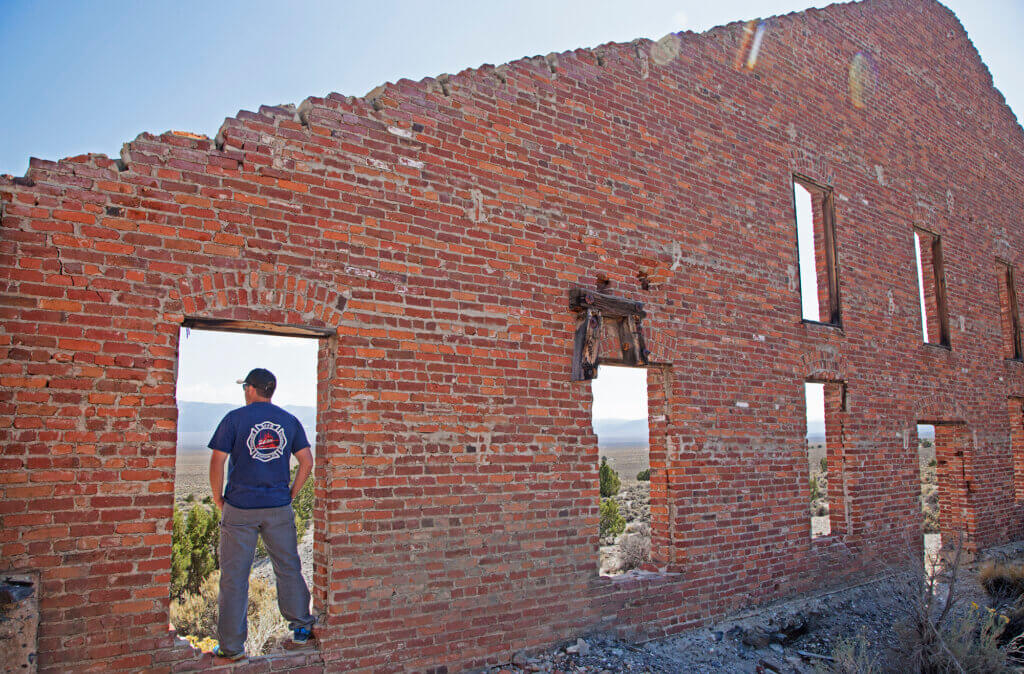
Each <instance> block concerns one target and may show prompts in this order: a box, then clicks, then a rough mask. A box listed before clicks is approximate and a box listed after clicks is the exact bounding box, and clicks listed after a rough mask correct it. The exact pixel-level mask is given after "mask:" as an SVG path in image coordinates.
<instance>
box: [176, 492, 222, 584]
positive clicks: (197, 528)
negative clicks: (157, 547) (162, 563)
mask: <svg viewBox="0 0 1024 674" xmlns="http://www.w3.org/2000/svg"><path fill="white" fill-rule="evenodd" d="M219 545H220V513H219V512H217V511H216V510H215V509H208V508H206V507H205V506H201V505H196V506H193V508H192V509H191V510H189V511H188V516H185V515H184V514H183V513H182V511H181V510H180V509H179V508H178V507H177V506H175V507H174V514H173V518H172V530H171V597H172V598H173V599H180V598H181V597H182V596H183V595H184V594H185V593H186V592H188V593H191V594H197V593H198V592H199V587H200V586H201V585H202V584H203V581H204V580H206V579H207V577H209V575H210V574H211V573H213V572H214V570H216V569H217V568H219V567H220V560H219V559H218V557H217V548H218V546H219Z"/></svg>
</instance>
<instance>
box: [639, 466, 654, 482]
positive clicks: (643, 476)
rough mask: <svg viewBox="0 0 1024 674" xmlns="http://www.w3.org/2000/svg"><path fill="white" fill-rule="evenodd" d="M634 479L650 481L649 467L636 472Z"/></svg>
mask: <svg viewBox="0 0 1024 674" xmlns="http://www.w3.org/2000/svg"><path fill="white" fill-rule="evenodd" d="M636 479H637V480H639V481H640V482H650V481H651V469H650V468H644V469H643V470H641V471H640V472H639V473H637V474H636Z"/></svg>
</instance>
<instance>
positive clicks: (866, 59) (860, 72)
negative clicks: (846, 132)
mask: <svg viewBox="0 0 1024 674" xmlns="http://www.w3.org/2000/svg"><path fill="white" fill-rule="evenodd" d="M877 87H878V68H876V67H875V61H874V59H872V58H871V54H867V53H865V52H862V51H861V52H857V53H856V54H854V56H853V58H852V59H851V60H850V101H851V102H852V103H853V107H855V108H857V109H863V108H866V107H867V106H868V104H870V103H871V101H872V99H873V98H874V96H875V89H876V88H877Z"/></svg>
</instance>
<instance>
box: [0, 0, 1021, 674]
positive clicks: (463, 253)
mask: <svg viewBox="0 0 1024 674" xmlns="http://www.w3.org/2000/svg"><path fill="white" fill-rule="evenodd" d="M745 28H746V27H745V26H744V25H743V24H732V25H729V26H725V27H722V28H718V29H715V30H713V31H711V32H709V33H706V34H703V35H699V36H698V35H693V34H682V35H680V36H678V37H676V38H673V39H671V40H667V41H665V42H663V43H661V44H659V45H654V44H652V43H650V42H648V41H643V40H642V41H639V42H637V43H634V44H628V45H607V46H604V47H601V48H597V49H594V50H578V51H575V52H571V53H565V54H559V55H557V56H551V57H548V58H535V59H525V60H522V61H517V62H515V63H512V64H509V65H507V66H502V67H499V68H492V67H489V66H485V67H483V68H481V69H478V70H470V71H465V72H462V73H460V74H458V75H454V76H451V77H449V78H447V79H445V80H443V81H441V80H431V79H428V80H425V81H423V82H410V81H406V80H403V81H400V82H398V83H396V84H388V85H386V86H384V87H382V88H380V89H378V90H376V91H375V92H372V94H371V95H370V96H368V97H367V98H366V99H350V98H344V97H341V96H337V95H332V96H329V97H328V98H326V99H308V100H307V101H305V102H304V103H303V104H302V105H301V106H300V107H299V110H298V113H297V114H296V113H295V112H293V111H292V110H291V109H287V108H262V109H261V110H260V111H259V112H257V113H251V112H243V113H239V115H238V117H237V118H233V119H229V120H227V121H226V122H225V124H224V126H223V128H222V130H221V133H220V134H219V135H218V138H217V140H216V141H213V140H210V139H207V138H204V137H194V136H190V135H183V134H165V135H162V136H151V135H142V136H140V137H139V138H137V139H136V140H135V141H133V142H130V143H128V144H127V145H126V146H125V149H124V152H123V154H122V158H121V161H120V162H115V161H112V160H109V159H107V158H105V157H101V156H94V155H90V156H83V157H77V158H73V159H68V160H64V161H61V162H57V163H53V162H46V161H39V160H33V162H32V167H31V169H30V171H29V174H28V175H27V176H26V177H25V178H19V179H3V180H2V181H0V200H2V204H3V220H2V227H3V228H2V238H0V255H2V261H3V265H2V268H3V275H2V277H0V284H2V294H3V300H4V302H3V307H2V328H0V386H2V390H0V427H2V429H3V455H2V459H0V461H2V463H0V518H2V520H0V521H2V527H0V569H2V570H5V571H7V570H29V569H37V570H39V571H40V573H41V586H40V587H41V591H40V610H41V622H40V628H39V644H38V645H39V665H40V669H41V670H42V671H59V670H65V669H68V668H74V669H76V670H80V671H89V670H96V671H107V670H111V669H115V670H116V669H148V670H152V671H168V670H169V669H171V668H172V667H177V668H182V667H184V668H189V667H193V668H201V667H204V666H206V664H208V663H205V662H204V661H202V660H200V659H199V658H196V657H195V656H193V655H192V653H191V651H190V650H189V649H188V648H187V647H184V646H181V645H174V642H173V638H172V636H171V635H170V634H169V633H168V630H167V621H168V600H167V594H168V587H167V583H168V568H169V565H170V521H171V506H172V492H173V479H174V472H173V471H174V450H175V447H174V445H175V419H176V411H175V397H174V396H175V391H174V382H175V370H176V353H177V343H176V340H177V334H178V327H179V325H180V324H181V322H182V321H183V319H184V317H186V316H188V317H199V318H212V319H226V318H229V319H235V320H243V321H266V322H272V323H278V324H298V325H307V326H312V327H320V328H329V329H336V331H337V337H335V338H332V339H330V340H325V341H324V344H323V346H322V348H321V350H320V359H321V360H320V377H321V386H320V394H319V412H318V415H319V416H318V424H317V425H318V430H320V440H321V443H322V447H323V449H322V451H321V453H320V454H319V456H318V461H319V465H318V466H317V469H316V480H317V492H316V494H317V505H316V523H315V526H316V538H317V543H316V550H315V569H314V576H315V584H316V588H315V591H314V595H315V597H316V602H317V605H318V610H319V611H320V612H321V615H322V616H323V620H322V626H321V634H322V637H323V639H322V642H321V648H320V651H318V652H317V653H316V654H314V655H311V656H309V657H308V658H306V659H303V658H302V657H300V658H297V659H291V660H289V659H286V660H282V661H278V662H275V663H272V664H273V666H274V667H277V668H280V669H294V670H300V669H302V668H303V667H306V668H308V669H307V670H308V671H319V670H320V669H322V668H326V669H329V670H337V669H339V668H342V667H344V668H351V669H362V670H365V671H385V672H386V671H423V670H429V669H431V668H433V667H437V668H438V669H437V670H435V671H444V669H445V668H447V671H456V670H460V669H465V668H470V667H476V666H481V665H485V664H492V663H498V662H501V661H507V660H508V659H509V658H510V656H511V653H512V652H513V651H515V650H517V649H520V648H526V647H539V646H543V645H547V644H551V643H553V642H557V641H559V640H561V639H566V638H569V637H571V636H574V635H577V634H580V633H583V632H585V631H587V630H591V629H615V630H618V631H621V632H623V633H626V634H629V635H631V636H635V637H637V638H646V637H651V636H658V635H663V634H667V633H671V632H675V631H679V630H681V629H684V628H686V627H689V626H693V625H697V624H699V623H700V622H701V621H705V620H707V619H709V618H711V617H714V616H718V615H722V614H723V613H725V612H727V611H730V610H732V609H735V608H737V607H740V606H750V605H751V604H754V603H757V602H762V601H767V600H771V599H775V598H779V597H783V596H788V595H792V594H794V593H798V592H803V591H807V590H810V589H813V588H818V587H826V586H831V585H835V584H837V583H841V582H843V581H846V580H848V579H853V578H858V577H863V576H865V575H867V574H870V573H872V572H874V571H876V570H878V569H879V568H882V566H883V565H884V564H886V563H887V562H890V561H892V560H899V559H904V558H905V556H906V550H907V548H908V545H911V543H908V540H910V541H915V543H913V544H915V545H919V544H920V543H919V540H920V539H919V535H918V533H917V527H918V526H919V522H920V513H919V507H918V498H917V497H918V492H919V487H918V466H917V451H916V445H915V443H916V434H915V432H914V424H915V423H916V422H917V421H919V420H930V421H938V422H944V423H950V424H960V425H962V428H963V435H962V444H963V451H964V452H965V462H964V466H965V467H964V474H963V482H964V489H963V490H962V491H963V497H964V498H963V503H962V508H964V509H965V513H966V517H965V518H964V520H963V521H966V522H970V523H971V524H970V527H971V528H970V531H969V532H968V533H969V535H970V536H971V539H972V540H971V543H972V544H973V545H974V546H977V547H985V546H988V545H992V544H996V543H999V542H1001V541H1004V540H1007V539H1009V538H1014V537H1019V536H1020V535H1021V534H1022V533H1024V532H1022V531H1021V527H1020V524H1019V521H1020V514H1021V513H1020V510H1019V508H1018V506H1017V505H1016V504H1015V503H1014V500H1013V472H1012V457H1011V451H1010V437H1011V434H1010V426H1009V418H1008V415H1007V403H1006V400H1007V397H1008V396H1011V395H1013V396H1024V372H1022V369H1021V368H1022V365H1021V364H1020V363H1017V362H1007V361H1004V359H1003V357H1002V344H1001V336H1000V324H999V304H998V295H997V293H996V292H995V289H994V288H993V284H992V281H991V269H992V264H993V261H994V260H995V259H997V258H998V259H1001V260H1004V261H1008V262H1011V263H1014V264H1015V265H1016V266H1017V268H1020V266H1021V260H1020V258H1021V255H1020V251H1021V250H1022V246H1021V244H1022V237H1021V230H1020V217H1021V213H1022V210H1024V209H1022V203H1021V196H1020V195H1021V194H1024V174H1022V170H1021V166H1024V161H1022V160H1024V135H1022V133H1021V129H1020V127H1019V126H1017V124H1016V123H1015V121H1014V119H1013V117H1012V115H1011V114H1010V112H1009V110H1008V109H1007V108H1006V107H1005V105H1004V103H1003V101H1002V99H1001V97H1000V96H999V95H998V94H997V93H996V92H995V91H994V90H993V89H992V87H991V78H990V77H989V75H988V72H987V71H986V69H985V68H984V66H983V64H982V63H981V62H980V60H979V58H978V55H977V53H976V52H975V50H974V49H973V47H972V45H971V44H970V43H969V42H968V40H967V38H966V35H965V33H964V31H963V29H962V27H961V26H960V25H959V23H958V22H957V21H956V19H955V17H953V15H952V14H950V13H949V12H948V11H947V10H945V9H943V8H942V7H941V6H939V5H938V4H937V3H934V2H930V1H927V0H905V1H903V0H877V1H872V2H867V3H864V4H853V5H843V6H834V7H830V8H828V9H827V10H822V11H817V10H815V11H810V12H808V13H806V14H796V15H790V16H786V17H781V18H777V19H772V20H770V21H769V22H768V25H767V29H766V33H765V37H764V41H763V43H762V46H761V49H760V53H759V56H758V59H757V62H756V64H755V66H754V67H753V68H752V69H750V68H745V67H742V65H741V67H737V66H736V64H737V63H740V64H742V63H743V60H744V59H743V58H737V53H738V51H739V50H740V49H741V46H742V45H743V44H744V40H745V37H746V35H747V33H746V31H745ZM747 43H748V44H749V40H747ZM857 54H861V56H856V55H857ZM864 55H868V56H864ZM851 64H855V67H853V69H852V71H851ZM851 72H852V73H853V74H852V75H851ZM851 81H853V82H854V84H855V86H854V88H853V90H851ZM855 103H856V105H855ZM795 173H796V174H800V175H804V176H807V177H808V178H811V179H813V180H815V181H818V182H820V183H822V184H826V185H829V186H831V187H832V188H833V190H834V193H835V204H836V237H837V241H838V263H839V282H840V297H841V299H842V316H843V327H842V328H841V329H840V328H836V327H830V326H822V325H814V324H804V323H802V322H801V321H800V298H799V290H798V277H797V252H796V232H795V226H794V220H793V218H794V215H793V212H792V190H791V184H792V176H793V174H795ZM914 226H919V227H922V228H925V229H927V230H929V231H933V232H936V233H937V234H940V235H941V236H942V237H943V239H942V240H943V254H944V258H945V271H946V280H947V284H948V289H949V297H948V301H949V314H950V330H951V342H952V344H951V346H952V348H951V350H946V349H939V348H935V347H932V346H925V345H922V344H921V337H920V318H919V309H918V295H917V282H916V274H915V273H914V251H913V240H912V231H913V230H912V228H913V227H914ZM598 274H604V275H606V276H607V278H608V279H609V280H610V281H611V285H610V287H609V291H610V292H613V293H616V294H618V295H621V296H625V297H628V298H631V299H635V300H639V301H642V302H644V303H645V308H646V310H647V312H648V315H649V316H648V318H647V319H645V326H646V328H645V329H646V331H647V335H646V336H647V340H648V345H649V347H650V348H651V350H652V351H653V356H652V358H653V360H654V361H656V362H657V363H658V364H659V367H657V368H656V369H655V370H653V371H652V373H651V380H652V382H655V381H656V382H657V386H656V387H654V386H652V391H653V389H654V388H657V389H658V391H657V392H652V395H651V418H652V424H651V426H652V451H651V458H652V494H653V495H654V504H653V505H652V513H653V518H654V553H655V561H656V563H657V564H658V566H659V568H660V570H661V572H662V573H658V574H652V575H650V576H644V577H632V578H624V579H616V580H609V579H603V578H598V577H597V572H596V569H597V514H598V513H597V503H598V492H597V485H598V481H597V465H598V452H597V444H596V437H595V436H594V435H593V434H592V431H591V428H590V404H591V399H590V387H589V385H587V384H585V383H579V382H577V383H573V382H570V381H569V373H570V358H571V348H572V335H573V330H574V327H575V324H574V320H575V319H574V315H573V314H572V312H571V311H569V309H568V292H569V289H570V288H571V287H572V286H574V285H582V286H586V287H592V286H593V284H594V283H595V281H596V278H597V276H598ZM642 276H646V278H647V279H648V280H649V282H650V287H649V289H647V290H644V289H643V288H642V286H641V284H640V281H639V278H640V277H642ZM1019 290H1020V289H1018V293H1019ZM808 379H817V380H820V381H842V382H845V383H846V385H847V391H848V409H847V411H846V412H845V413H844V414H845V416H844V420H843V443H844V446H843V454H844V475H843V480H844V492H845V495H846V500H845V504H844V505H845V513H844V517H845V522H847V523H848V525H844V530H843V531H842V532H841V535H833V536H829V537H826V538H823V539H821V540H816V541H814V542H812V541H811V539H810V532H809V518H808V516H807V463H806V448H805V446H804V440H803V437H802V435H803V429H804V423H805V422H804V409H803V383H804V381H806V380H808ZM248 666H249V667H251V668H254V669H259V668H261V667H262V668H269V667H270V666H271V663H263V664H261V663H256V664H255V665H253V664H250V665H248Z"/></svg>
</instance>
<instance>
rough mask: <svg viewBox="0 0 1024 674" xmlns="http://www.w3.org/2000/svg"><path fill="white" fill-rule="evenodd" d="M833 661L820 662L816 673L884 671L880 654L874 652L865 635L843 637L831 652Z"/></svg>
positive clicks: (846, 673)
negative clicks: (849, 637)
mask: <svg viewBox="0 0 1024 674" xmlns="http://www.w3.org/2000/svg"><path fill="white" fill-rule="evenodd" d="M830 656H831V658H832V661H831V662H824V663H819V664H818V665H817V666H816V667H815V668H814V671H815V673H816V674H879V673H880V672H881V671H882V668H881V665H880V664H879V662H878V656H877V655H874V654H872V651H871V644H870V643H868V641H867V639H865V638H864V635H859V636H858V637H857V638H856V639H843V640H842V641H840V642H839V643H838V644H836V646H835V648H833V649H832V652H831V654H830Z"/></svg>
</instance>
